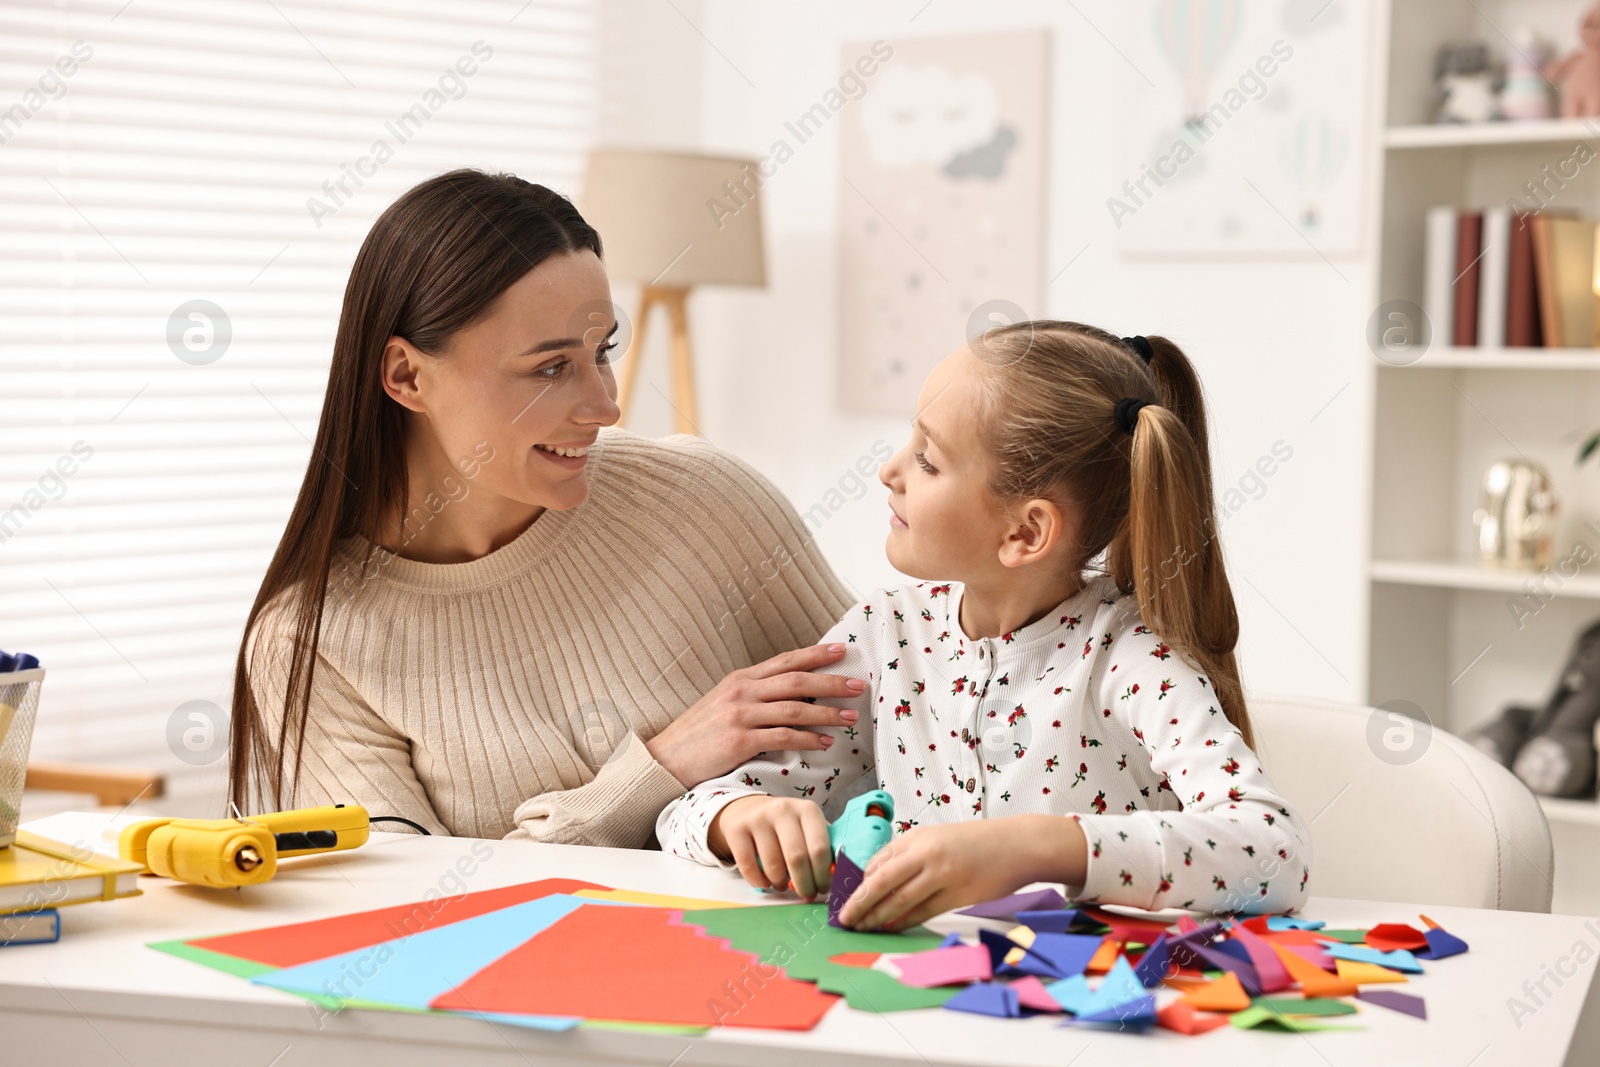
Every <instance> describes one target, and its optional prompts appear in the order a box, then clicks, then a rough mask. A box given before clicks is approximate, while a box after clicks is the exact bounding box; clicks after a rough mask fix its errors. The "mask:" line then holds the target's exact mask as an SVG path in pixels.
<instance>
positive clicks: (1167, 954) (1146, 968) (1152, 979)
mask: <svg viewBox="0 0 1600 1067" xmlns="http://www.w3.org/2000/svg"><path fill="white" fill-rule="evenodd" d="M1171 957H1172V953H1171V950H1170V949H1168V948H1167V935H1166V934H1162V935H1161V936H1160V937H1158V938H1156V940H1155V943H1154V944H1153V945H1151V946H1150V947H1149V948H1147V949H1145V950H1144V955H1143V956H1140V957H1139V962H1138V964H1137V965H1135V967H1134V968H1133V973H1134V974H1135V975H1137V976H1138V978H1139V983H1140V984H1141V985H1143V986H1144V987H1145V988H1146V989H1154V988H1155V987H1156V986H1158V985H1160V984H1161V982H1162V980H1163V979H1164V978H1166V977H1167V971H1168V970H1169V964H1170V963H1171Z"/></svg>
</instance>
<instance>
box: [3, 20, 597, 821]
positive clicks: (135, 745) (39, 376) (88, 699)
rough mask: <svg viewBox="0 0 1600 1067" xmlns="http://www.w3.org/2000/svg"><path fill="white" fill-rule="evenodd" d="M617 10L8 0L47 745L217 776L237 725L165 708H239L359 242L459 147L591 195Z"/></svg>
mask: <svg viewBox="0 0 1600 1067" xmlns="http://www.w3.org/2000/svg"><path fill="white" fill-rule="evenodd" d="M597 18H598V16H597V14H596V12H595V11H594V3H593V2H592V0H564V2H563V0H534V2H530V3H528V4H527V5H526V6H521V7H519V5H517V4H515V3H504V2H491V0H454V2H452V3H451V4H449V5H439V4H437V3H432V2H428V0H337V2H336V0H132V2H128V0H71V2H68V3H49V2H44V0H7V3H6V4H5V6H4V7H0V647H3V648H6V649H7V650H10V651H16V650H24V651H29V652H33V653H35V654H36V655H38V656H39V657H40V659H41V660H42V661H43V663H44V666H45V667H46V669H47V671H48V676H47V680H46V682H45V686H44V689H43V692H42V698H41V707H40V713H39V720H38V724H37V728H36V732H35V737H34V746H33V754H34V756H35V757H38V758H48V759H70V760H81V761H92V762H110V763H123V764H134V765H139V766H146V767H154V768H159V769H162V770H164V771H166V772H167V773H168V775H169V783H170V792H171V794H172V795H173V796H175V797H177V796H181V795H183V794H185V793H190V794H193V793H196V792H197V791H198V792H204V793H209V794H216V783H217V780H218V776H219V775H220V774H221V773H222V771H223V768H224V767H225V765H226V759H225V758H218V757H220V756H221V754H222V753H223V752H224V751H225V746H223V745H222V744H221V743H220V741H219V742H218V743H217V744H215V746H214V747H213V748H207V749H205V750H204V751H202V752H201V753H199V754H198V755H196V754H195V753H194V752H193V751H192V746H191V750H183V754H182V758H180V754H179V753H180V748H179V747H177V746H174V745H172V744H170V743H169V740H168V738H169V727H170V726H171V724H172V723H173V722H174V721H175V720H180V719H181V721H179V722H178V726H179V728H180V730H181V729H187V730H191V731H192V730H193V729H194V725H193V720H191V719H189V718H188V717H187V716H186V715H179V712H178V709H179V708H180V706H184V705H188V704H189V703H190V702H192V701H207V702H210V703H212V704H214V705H216V706H217V707H218V708H220V709H222V710H223V711H224V712H225V711H226V709H227V707H228V703H229V699H230V686H231V676H232V666H233V656H234V654H235V652H236V650H237V646H238V642H239V639H240V637H241V634H242V629H243V624H244V619H245V615H246V613H247V611H248V609H249V604H250V601H251V599H252V597H253V596H254V593H255V590H256V588H257V586H258V585H259V583H260V579H261V576H262V574H263V572H264V570H265V568H266V564H267V562H268V559H269V557H270V555H271V552H272V550H273V548H274V547H275V545H276V544H277V540H278V538H279V536H280V534H281V532H282V530H283V526H284V523H285V521H286V520H287V518H288V513H289V509H290V506H291V505H292V503H293V499H294V494H295V492H296V490H297V489H298V486H299V483H300V479H301V477H302V475H303V473H304V470H305V466H306V462H307V459H308V456H309V454H310V450H311V444H310V442H311V438H312V436H313V435H314V433H315V428H316V423H317V418H318V414H319V411H320V407H321V400H322V392H323V389H324V387H325V385H326V376H327V368H328V363H329V359H330V355H331V352H332V345H333V338H334V333H335V329H336V326H337V322H338V314H339V306H340V301H341V299H342V295H343V290H344V284H345V281H346V278H347V274H348V271H349V267H350V264H351V263H352V262H353V260H354V257H355V253H356V250H357V248H358V247H359V245H360V242H361V239H362V237H363V236H364V235H365V234H366V231H367V229H368V228H369V226H370V225H371V223H372V221H373V220H374V219H375V218H376V217H377V215H378V214H379V213H380V212H381V211H382V210H383V208H384V207H386V206H387V205H388V204H389V203H390V202H391V201H392V200H393V199H394V198H395V197H396V196H397V195H398V194H399V193H401V192H402V191H403V190H405V189H406V188H408V187H409V186H411V185H413V184H415V183H416V182H417V181H420V180H422V179H423V178H426V177H428V176H430V175H433V174H437V173H440V172H442V171H445V170H449V169H452V168H454V167H457V166H478V167H485V168H490V169H496V170H509V171H512V172H514V173H517V174H519V175H521V176H522V177H524V178H527V179H529V180H532V181H538V182H541V183H543V184H546V185H549V186H551V187H553V188H556V189H560V190H562V191H564V192H568V193H569V194H571V193H572V192H573V190H574V189H575V186H576V182H577V180H578V177H579V175H580V173H581V168H582V163H583V156H584V152H585V151H586V150H587V148H588V146H589V143H590V141H591V139H592V131H593V129H594V126H595V121H596V111H597V86H596V74H595V70H596V57H595V49H596V38H597ZM173 736H177V735H176V734H174V735H173ZM190 736H191V737H193V736H194V735H193V734H192V733H191V735H190Z"/></svg>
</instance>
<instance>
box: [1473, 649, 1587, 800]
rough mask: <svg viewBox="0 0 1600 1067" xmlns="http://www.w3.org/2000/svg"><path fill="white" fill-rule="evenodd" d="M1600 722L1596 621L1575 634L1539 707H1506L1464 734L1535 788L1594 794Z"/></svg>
mask: <svg viewBox="0 0 1600 1067" xmlns="http://www.w3.org/2000/svg"><path fill="white" fill-rule="evenodd" d="M1597 723H1600V622H1597V623H1592V624H1590V626H1589V628H1588V629H1586V630H1584V631H1583V633H1581V634H1579V635H1578V640H1577V643H1576V644H1574V645H1573V648H1572V656H1571V658H1569V659H1568V660H1567V664H1566V666H1565V667H1564V668H1563V669H1562V671H1561V679H1560V681H1559V682H1558V683H1557V684H1556V691H1555V693H1554V694H1552V695H1551V697H1550V701H1549V703H1547V704H1546V705H1545V706H1544V708H1543V709H1542V710H1538V711H1535V710H1534V709H1532V708H1525V707H1508V708H1506V709H1505V710H1504V711H1503V712H1501V713H1500V716H1499V717H1498V718H1496V719H1494V720H1493V721H1492V722H1490V723H1488V724H1487V725H1485V726H1480V727H1479V728H1478V729H1476V730H1472V731H1470V732H1469V733H1467V735H1466V740H1467V741H1468V742H1470V743H1471V744H1472V745H1473V746H1474V747H1476V748H1478V749H1479V750H1481V751H1483V752H1485V753H1487V754H1488V755H1489V756H1491V757H1493V758H1494V759H1495V760H1496V761H1498V762H1499V763H1501V764H1502V765H1504V766H1507V767H1510V768H1511V771H1512V773H1513V774H1515V775H1516V776H1517V777H1518V778H1521V779H1522V781H1523V784H1525V785H1526V786H1527V787H1528V788H1529V789H1531V790H1533V791H1534V792H1535V793H1538V794H1540V795H1541V796H1547V797H1577V796H1593V795H1594V791H1595V726H1596V724H1597Z"/></svg>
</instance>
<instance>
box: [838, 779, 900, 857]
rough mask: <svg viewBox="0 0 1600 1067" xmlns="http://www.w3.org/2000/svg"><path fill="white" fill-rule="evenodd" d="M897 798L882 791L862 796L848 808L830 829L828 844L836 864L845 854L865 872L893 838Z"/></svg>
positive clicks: (851, 802)
mask: <svg viewBox="0 0 1600 1067" xmlns="http://www.w3.org/2000/svg"><path fill="white" fill-rule="evenodd" d="M893 818H894V797H892V796H890V795H889V794H888V793H886V792H884V791H883V790H882V789H874V790H873V791H872V792H870V793H862V794H861V795H860V796H858V797H854V798H852V799H851V800H850V802H849V803H848V804H846V805H845V808H844V814H843V815H841V816H839V817H838V818H837V819H835V820H834V821H833V822H832V823H831V824H830V825H829V826H828V844H830V845H831V846H833V857H834V860H835V861H837V860H838V858H839V854H840V853H841V852H842V853H844V854H845V855H847V856H849V857H850V861H851V862H852V863H854V864H855V865H856V866H857V867H860V868H861V869H862V870H866V869H867V861H868V860H870V859H872V857H873V856H876V855H877V854H878V850H879V849H880V848H882V847H883V846H884V845H887V844H888V843H889V838H891V837H893V836H894V827H893V826H891V825H890V820H891V819H893Z"/></svg>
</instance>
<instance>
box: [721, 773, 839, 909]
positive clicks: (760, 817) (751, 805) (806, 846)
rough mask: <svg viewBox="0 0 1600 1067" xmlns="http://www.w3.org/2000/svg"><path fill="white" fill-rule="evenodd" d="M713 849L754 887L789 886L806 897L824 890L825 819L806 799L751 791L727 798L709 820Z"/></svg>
mask: <svg viewBox="0 0 1600 1067" xmlns="http://www.w3.org/2000/svg"><path fill="white" fill-rule="evenodd" d="M706 838H707V842H708V843H709V844H710V845H711V848H712V851H714V852H717V853H719V854H721V855H723V856H727V857H730V858H731V859H732V860H733V861H734V862H735V863H737V864H738V865H739V873H740V874H742V875H744V880H745V881H747V882H749V883H750V884H751V885H753V886H755V887H756V888H757V889H785V888H788V887H789V886H790V885H791V883H792V885H793V888H794V891H795V892H796V893H798V894H799V895H800V897H801V898H802V899H804V900H807V901H810V900H811V899H812V898H814V897H815V896H816V895H817V894H818V893H826V892H827V891H828V883H829V876H830V874H831V870H832V867H833V848H832V846H831V845H830V844H829V842H828V820H827V819H826V818H825V817H824V816H823V814H822V809H821V808H820V807H818V806H817V805H816V804H814V803H812V802H811V801H809V800H800V799H797V798H791V797H769V796H766V795H765V794H755V795H752V796H747V797H740V798H739V799H738V800H734V801H730V802H729V803H728V804H727V805H726V806H725V807H724V808H723V809H722V810H721V811H719V812H717V815H716V817H715V818H714V819H712V820H711V827H710V832H709V833H708V834H707V835H706Z"/></svg>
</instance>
